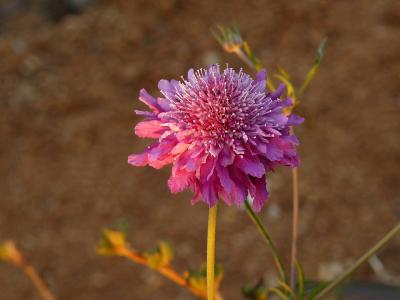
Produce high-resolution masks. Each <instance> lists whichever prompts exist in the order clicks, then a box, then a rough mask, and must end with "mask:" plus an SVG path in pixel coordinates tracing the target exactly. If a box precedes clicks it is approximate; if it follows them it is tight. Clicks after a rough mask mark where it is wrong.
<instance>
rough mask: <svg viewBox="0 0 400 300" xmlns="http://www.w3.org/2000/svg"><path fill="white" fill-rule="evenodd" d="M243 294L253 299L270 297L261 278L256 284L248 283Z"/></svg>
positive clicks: (260, 299)
mask: <svg viewBox="0 0 400 300" xmlns="http://www.w3.org/2000/svg"><path fill="white" fill-rule="evenodd" d="M242 293H243V296H245V297H246V298H248V299H252V300H266V299H268V295H267V293H268V292H267V289H266V287H265V286H264V282H263V281H262V280H260V281H259V282H258V283H257V284H256V285H251V284H246V285H245V286H244V287H243V288H242Z"/></svg>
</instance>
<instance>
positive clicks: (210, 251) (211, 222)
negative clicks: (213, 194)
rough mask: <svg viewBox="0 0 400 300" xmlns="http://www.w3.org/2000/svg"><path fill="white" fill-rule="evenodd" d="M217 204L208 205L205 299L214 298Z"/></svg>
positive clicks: (210, 299) (212, 299)
mask: <svg viewBox="0 0 400 300" xmlns="http://www.w3.org/2000/svg"><path fill="white" fill-rule="evenodd" d="M217 212H218V204H215V205H214V206H213V207H210V210H209V212H208V233H207V299H208V300H214V299H215V280H214V277H215V231H216V230H215V229H216V226H217Z"/></svg>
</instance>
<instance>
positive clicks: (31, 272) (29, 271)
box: [23, 265, 55, 300]
mask: <svg viewBox="0 0 400 300" xmlns="http://www.w3.org/2000/svg"><path fill="white" fill-rule="evenodd" d="M23 270H24V272H25V274H26V275H27V276H28V277H29V278H30V279H31V280H32V282H33V284H34V285H35V287H36V288H37V290H38V291H39V293H40V295H41V296H42V298H43V300H54V299H55V298H54V296H53V295H52V294H51V292H50V290H49V289H48V288H47V286H46V284H45V283H44V281H43V280H42V278H40V276H39V275H38V273H37V272H36V270H35V268H34V267H32V266H31V265H27V266H25V267H24V268H23Z"/></svg>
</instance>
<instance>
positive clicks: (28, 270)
mask: <svg viewBox="0 0 400 300" xmlns="http://www.w3.org/2000/svg"><path fill="white" fill-rule="evenodd" d="M0 248H1V250H2V254H3V256H1V257H0V258H1V259H3V260H5V261H8V262H10V263H12V264H14V265H15V266H16V267H18V268H19V269H21V270H22V271H24V273H25V274H26V275H27V276H28V277H29V279H30V280H31V281H32V282H33V284H34V285H35V287H36V289H37V290H38V292H39V294H40V296H41V297H42V299H43V300H55V297H54V296H53V294H52V293H51V292H50V290H49V288H48V287H47V285H46V284H45V282H44V280H43V279H42V278H41V277H40V276H39V274H38V273H37V271H36V269H35V268H34V267H33V266H32V265H30V264H29V263H28V262H27V260H26V259H25V257H24V256H23V255H22V253H21V251H20V250H19V249H18V248H17V246H16V245H15V243H14V242H13V241H5V242H4V243H3V244H2V245H0Z"/></svg>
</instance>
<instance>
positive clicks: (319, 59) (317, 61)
mask: <svg viewBox="0 0 400 300" xmlns="http://www.w3.org/2000/svg"><path fill="white" fill-rule="evenodd" d="M326 42H327V38H324V39H323V40H322V42H321V43H320V45H319V47H318V49H317V57H316V58H315V61H314V64H313V65H312V66H311V68H310V70H309V71H308V72H307V75H306V77H305V79H304V81H303V84H302V85H301V87H300V89H299V92H298V94H299V95H301V94H302V93H303V92H304V90H305V89H306V88H307V87H308V85H309V84H310V83H311V81H312V80H313V79H314V77H315V75H316V74H317V71H318V69H319V66H320V64H321V62H322V58H323V56H324V51H325V46H326Z"/></svg>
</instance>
